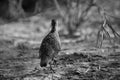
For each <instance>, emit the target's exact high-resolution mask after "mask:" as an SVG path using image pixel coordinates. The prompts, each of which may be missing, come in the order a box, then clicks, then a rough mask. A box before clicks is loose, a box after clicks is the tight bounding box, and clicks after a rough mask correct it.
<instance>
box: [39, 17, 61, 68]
mask: <svg viewBox="0 0 120 80" xmlns="http://www.w3.org/2000/svg"><path fill="white" fill-rule="evenodd" d="M56 25H57V23H56V21H55V20H54V19H52V21H51V30H50V32H49V33H48V34H47V36H45V37H44V39H43V40H42V43H41V46H40V49H39V58H40V59H41V62H40V66H41V67H46V66H47V64H48V63H50V62H51V61H52V60H54V57H55V56H56V55H57V54H58V53H59V51H60V50H61V43H60V38H59V34H58V31H57V29H56V27H57V26H56Z"/></svg>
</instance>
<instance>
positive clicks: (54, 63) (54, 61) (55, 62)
mask: <svg viewBox="0 0 120 80" xmlns="http://www.w3.org/2000/svg"><path fill="white" fill-rule="evenodd" d="M52 61H53V65H54V66H55V67H57V60H56V59H55V58H53V60H52Z"/></svg>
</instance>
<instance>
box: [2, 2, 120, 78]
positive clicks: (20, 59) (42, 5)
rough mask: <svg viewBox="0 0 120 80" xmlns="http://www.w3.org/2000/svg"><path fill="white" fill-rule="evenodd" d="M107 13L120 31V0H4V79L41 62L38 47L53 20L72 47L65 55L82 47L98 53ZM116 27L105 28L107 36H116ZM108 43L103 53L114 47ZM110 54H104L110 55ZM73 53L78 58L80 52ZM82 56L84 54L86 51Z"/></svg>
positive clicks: (65, 44)
mask: <svg viewBox="0 0 120 80" xmlns="http://www.w3.org/2000/svg"><path fill="white" fill-rule="evenodd" d="M104 13H105V16H107V20H108V21H109V22H110V23H111V24H110V25H111V26H112V28H113V29H114V32H117V33H118V34H120V0H0V78H1V77H2V76H1V74H4V75H7V76H15V75H16V76H18V75H21V74H23V73H27V72H29V70H31V69H33V68H34V67H35V66H36V65H39V60H36V57H38V49H39V46H40V43H41V40H42V39H43V37H44V36H45V35H46V34H47V33H48V31H49V30H50V22H51V19H56V20H57V22H58V25H57V26H58V32H59V34H60V39H61V42H62V48H63V49H69V50H68V51H65V52H61V54H70V53H74V52H77V53H79V52H80V51H81V50H84V51H85V53H96V51H97V50H95V49H94V48H93V46H95V44H96V41H97V39H98V36H100V37H101V35H98V32H100V31H101V30H104V28H103V27H105V26H102V27H101V25H103V23H104V22H105V20H104V17H105V16H104ZM112 28H110V27H107V28H105V30H104V32H103V33H104V34H106V33H105V31H106V32H108V34H109V35H107V36H110V38H114V32H112V30H113V29H112ZM101 32H102V31H101ZM117 36H118V35H117ZM104 37H105V38H107V37H106V35H104ZM115 39H117V38H115ZM102 40H103V39H102ZM102 40H100V41H102ZM118 41H120V36H119V39H118ZM108 42H109V39H108ZM108 42H106V41H105V42H104V43H106V44H104V45H103V48H102V49H103V52H104V51H105V50H106V47H107V48H111V45H110V44H108ZM92 43H93V44H92ZM90 48H91V49H92V51H91V50H90ZM117 48H118V47H117ZM84 51H83V52H84ZM86 51H87V52H86ZM98 52H99V50H98ZM107 53H108V52H106V53H105V54H100V55H102V56H103V55H108V54H110V53H108V54H107ZM97 55H98V54H97ZM72 56H75V57H74V58H76V56H78V55H76V54H75V55H72ZM80 56H83V57H84V54H82V55H80ZM85 56H86V54H85ZM68 57H69V56H68ZM91 58H93V57H91ZM114 58H115V57H114ZM65 59H67V58H65ZM81 59H82V58H81ZM87 59H89V57H87ZM16 60H17V61H16ZM74 60H75V59H74ZM82 60H84V59H82ZM108 61H109V60H108ZM63 62H64V60H63ZM61 64H62V63H61ZM101 65H102V64H101ZM104 65H106V63H105V64H104ZM85 66H86V65H85ZM118 73H119V72H118ZM111 74H112V73H111ZM68 75H69V74H68ZM116 75H117V74H116ZM108 76H109V75H108ZM107 79H108V78H107V77H106V80H107ZM4 80H5V79H4ZM11 80H12V79H11ZM36 80H37V79H36ZM46 80H48V79H46ZM65 80H66V79H65ZM88 80H89V78H88ZM91 80H96V79H91ZM99 80H102V79H99ZM109 80H112V79H109ZM113 80H115V79H113ZM116 80H119V79H116Z"/></svg>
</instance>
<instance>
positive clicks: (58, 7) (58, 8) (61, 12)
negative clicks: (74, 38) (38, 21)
mask: <svg viewBox="0 0 120 80" xmlns="http://www.w3.org/2000/svg"><path fill="white" fill-rule="evenodd" d="M54 3H55V6H56V8H57V10H58V11H59V13H60V15H61V16H62V17H64V14H63V11H62V10H61V8H60V5H59V4H58V1H57V0H54Z"/></svg>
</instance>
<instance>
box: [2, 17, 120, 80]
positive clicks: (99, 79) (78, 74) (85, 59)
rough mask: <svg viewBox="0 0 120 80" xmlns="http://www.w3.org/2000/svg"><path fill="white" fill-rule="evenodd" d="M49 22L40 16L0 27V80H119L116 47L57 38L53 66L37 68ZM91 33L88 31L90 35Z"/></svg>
mask: <svg viewBox="0 0 120 80" xmlns="http://www.w3.org/2000/svg"><path fill="white" fill-rule="evenodd" d="M49 25H50V21H49V20H46V19H44V18H43V17H41V16H40V15H37V16H33V17H30V18H27V19H24V20H19V21H17V22H12V23H8V24H3V25H1V26H0V80H120V62H119V61H120V45H119V44H115V45H114V46H113V45H112V44H110V43H109V41H108V40H104V43H103V46H102V48H96V38H95V37H94V38H93V37H89V38H88V39H85V38H84V37H81V36H79V37H78V38H75V39H74V38H66V37H64V36H60V38H61V43H62V46H61V47H62V51H61V52H60V53H59V55H58V56H57V58H56V61H57V62H56V65H52V66H53V67H52V68H53V70H54V72H52V71H51V70H49V68H41V67H40V65H39V64H40V60H39V58H38V55H39V53H38V50H39V46H40V43H41V40H42V39H43V37H44V36H45V35H46V33H47V32H48V31H49ZM91 32H92V31H91Z"/></svg>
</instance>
